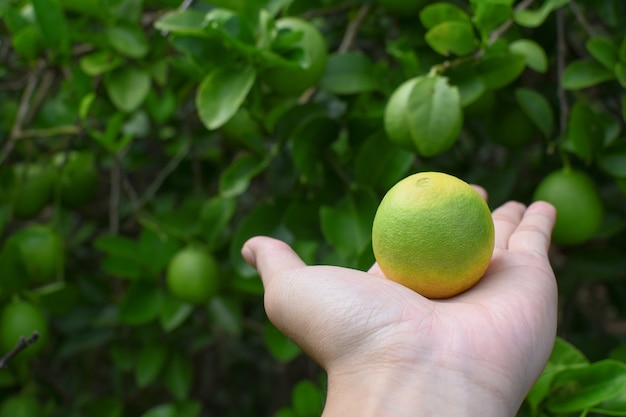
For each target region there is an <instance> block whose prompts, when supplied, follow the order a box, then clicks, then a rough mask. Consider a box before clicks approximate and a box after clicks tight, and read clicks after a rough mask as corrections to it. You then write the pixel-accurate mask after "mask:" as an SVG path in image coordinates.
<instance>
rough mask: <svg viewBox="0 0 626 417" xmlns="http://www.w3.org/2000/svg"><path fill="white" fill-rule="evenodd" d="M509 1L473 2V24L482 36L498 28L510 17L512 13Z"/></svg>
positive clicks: (489, 0)
mask: <svg viewBox="0 0 626 417" xmlns="http://www.w3.org/2000/svg"><path fill="white" fill-rule="evenodd" d="M512 3H513V2H512V1H510V0H481V1H478V2H473V3H472V7H473V9H474V18H473V20H474V24H475V25H476V26H477V27H478V28H479V29H480V31H481V32H482V33H483V34H484V35H488V34H489V32H491V31H492V30H494V29H496V28H498V27H499V26H500V25H502V24H503V23H504V22H506V21H507V19H509V18H510V17H511V13H512V12H513V7H512Z"/></svg>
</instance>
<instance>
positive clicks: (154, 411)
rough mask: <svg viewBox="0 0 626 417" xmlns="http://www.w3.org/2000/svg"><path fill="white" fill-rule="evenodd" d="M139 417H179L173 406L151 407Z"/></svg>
mask: <svg viewBox="0 0 626 417" xmlns="http://www.w3.org/2000/svg"><path fill="white" fill-rule="evenodd" d="M140 417H179V415H178V410H177V409H176V406H175V405H174V404H161V405H157V406H156V407H152V408H151V409H149V410H148V411H146V412H145V413H143V414H142V415H141V416H140Z"/></svg>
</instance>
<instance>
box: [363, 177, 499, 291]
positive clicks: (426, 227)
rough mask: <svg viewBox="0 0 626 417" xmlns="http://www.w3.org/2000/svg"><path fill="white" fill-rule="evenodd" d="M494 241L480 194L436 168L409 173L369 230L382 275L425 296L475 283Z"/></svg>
mask: <svg viewBox="0 0 626 417" xmlns="http://www.w3.org/2000/svg"><path fill="white" fill-rule="evenodd" d="M494 239H495V236H494V225H493V219H492V217H491V212H490V210H489V207H488V206H487V203H486V202H485V201H484V200H483V199H482V197H481V196H480V194H478V192H476V190H474V189H473V188H472V186H471V185H469V184H468V183H466V182H464V181H463V180H461V179H459V178H457V177H454V176H452V175H448V174H444V173H441V172H421V173H417V174H413V175H411V176H409V177H406V178H404V179H403V180H401V181H400V182H398V183H397V184H396V185H394V186H393V187H392V188H391V189H390V190H389V191H388V192H387V194H385V196H384V198H383V199H382V201H381V203H380V205H379V207H378V210H377V211H376V216H375V218H374V224H373V228H372V247H373V249H374V256H375V257H376V261H377V262H378V265H379V267H380V269H381V271H382V272H383V273H384V274H385V277H387V278H388V279H390V280H392V281H395V282H398V283H400V284H402V285H404V286H406V287H408V288H411V289H412V290H414V291H416V292H418V293H419V294H421V295H423V296H425V297H428V298H448V297H452V296H454V295H456V294H459V293H461V292H463V291H465V290H467V289H469V288H471V287H472V286H473V285H474V284H476V282H478V281H479V280H480V278H481V277H482V276H483V274H484V273H485V270H486V269H487V267H488V265H489V262H490V261H491V256H492V254H493V247H494Z"/></svg>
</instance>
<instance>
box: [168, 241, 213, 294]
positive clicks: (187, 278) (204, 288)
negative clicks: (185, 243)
mask: <svg viewBox="0 0 626 417" xmlns="http://www.w3.org/2000/svg"><path fill="white" fill-rule="evenodd" d="M218 275H219V271H218V267H217V262H216V261H215V259H213V257H212V256H211V255H209V254H207V253H205V252H204V251H202V250H200V249H197V248H193V247H188V248H185V249H182V250H180V251H179V252H178V253H177V254H176V255H174V257H173V258H172V260H171V261H170V263H169V265H168V267H167V286H168V288H169V290H170V291H171V293H172V294H174V295H175V296H176V297H178V298H179V299H181V300H182V301H186V302H189V303H192V304H202V303H205V302H207V301H208V300H209V299H210V298H211V297H212V296H213V295H215V293H217V290H218V284H219V277H218Z"/></svg>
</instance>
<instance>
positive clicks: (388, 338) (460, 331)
mask: <svg viewBox="0 0 626 417" xmlns="http://www.w3.org/2000/svg"><path fill="white" fill-rule="evenodd" d="M477 189H478V190H479V192H481V194H483V195H484V190H482V189H481V188H478V187H477ZM555 217H556V213H555V210H554V208H553V207H552V206H551V205H550V204H548V203H545V202H535V203H533V204H532V205H530V206H529V207H526V206H525V205H523V204H521V203H518V202H508V203H506V204H504V205H502V206H501V207H499V208H498V209H496V210H495V211H494V212H493V219H494V224H495V231H496V242H495V249H494V254H493V258H492V260H491V263H490V265H489V268H488V269H487V272H486V273H485V276H484V277H483V278H482V279H481V280H480V281H479V283H478V284H477V285H475V286H474V287H473V288H472V289H470V290H468V291H466V292H464V293H462V294H460V295H457V296H456V297H453V298H450V299H445V300H429V299H426V298H424V297H422V296H420V295H419V294H417V293H415V292H413V291H411V290H409V289H407V288H405V287H403V286H401V285H399V284H397V283H395V282H392V281H389V280H387V279H385V278H384V276H383V274H382V273H381V272H380V270H379V269H378V267H377V265H376V264H375V265H374V266H373V267H372V268H371V269H370V270H369V271H368V272H363V271H357V270H352V269H346V268H339V267H332V266H306V265H305V264H304V262H303V261H302V260H301V259H300V257H298V255H297V254H296V253H295V252H294V251H293V250H292V249H291V248H290V247H289V246H288V245H287V244H285V243H284V242H281V241H279V240H275V239H272V238H269V237H261V236H258V237H254V238H252V239H250V240H249V241H248V242H246V243H245V245H244V247H243V249H242V254H243V256H244V258H245V259H246V261H247V262H248V263H249V264H250V265H252V266H254V267H255V268H256V269H257V270H258V272H259V274H260V276H261V279H262V281H263V285H264V287H265V308H266V311H267V315H268V317H269V319H270V320H271V321H272V322H273V323H274V324H275V325H276V326H277V327H278V328H279V329H281V330H282V331H283V332H284V333H285V334H286V335H287V336H288V337H290V338H291V339H292V340H294V341H295V342H296V343H297V344H298V345H299V346H300V347H301V348H302V349H303V350H304V351H305V352H306V353H307V354H308V355H309V356H311V357H312V358H313V359H314V360H316V361H317V362H318V363H319V364H320V365H321V366H322V367H323V368H324V369H325V370H326V372H327V374H328V393H327V401H326V406H325V409H324V413H323V417H335V416H357V415H358V416H362V417H368V416H382V415H384V416H389V417H408V416H441V415H450V416H458V417H460V416H478V415H480V416H485V417H489V416H494V417H496V416H497V417H503V416H514V415H515V414H516V412H517V410H518V409H519V407H520V405H521V403H522V402H523V400H524V398H525V396H526V394H527V393H528V391H529V390H530V388H531V387H532V385H533V384H534V382H535V381H536V380H537V378H538V377H539V375H540V374H541V372H542V370H543V368H544V366H545V364H546V362H547V360H548V358H549V355H550V353H551V350H552V347H553V344H554V340H555V336H556V316H557V286H556V281H555V277H554V273H553V271H552V269H551V267H550V263H549V260H548V255H547V253H548V248H549V246H550V233H551V230H552V227H553V225H554V221H555Z"/></svg>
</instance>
